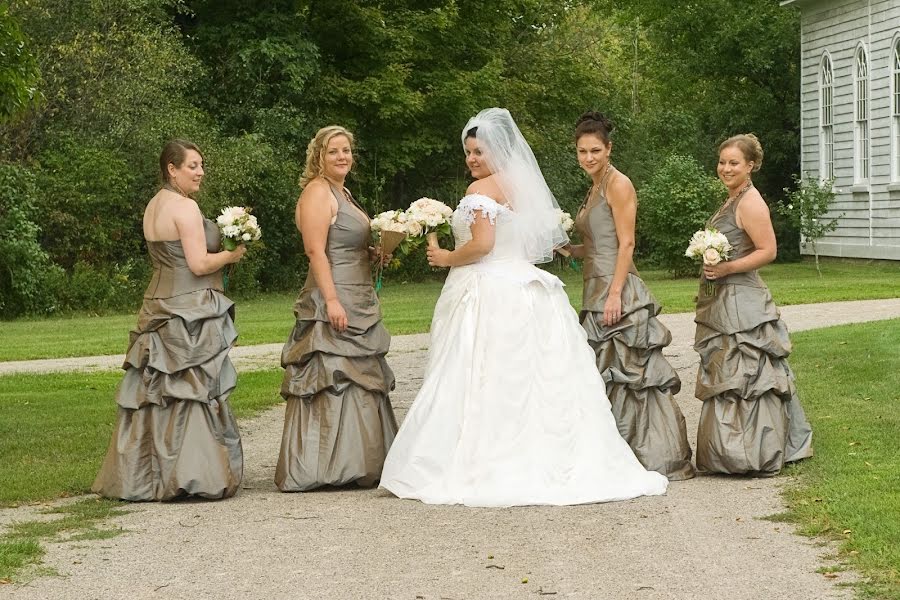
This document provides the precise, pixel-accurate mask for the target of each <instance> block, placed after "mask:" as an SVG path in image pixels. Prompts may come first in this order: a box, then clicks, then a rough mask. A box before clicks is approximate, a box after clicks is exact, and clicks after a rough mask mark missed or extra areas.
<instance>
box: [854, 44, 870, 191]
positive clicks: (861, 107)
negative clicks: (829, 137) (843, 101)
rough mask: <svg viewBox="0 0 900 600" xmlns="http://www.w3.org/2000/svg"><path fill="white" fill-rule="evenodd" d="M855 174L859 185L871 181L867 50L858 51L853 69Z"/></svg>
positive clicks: (858, 49)
mask: <svg viewBox="0 0 900 600" xmlns="http://www.w3.org/2000/svg"><path fill="white" fill-rule="evenodd" d="M853 83H854V85H853V121H854V124H855V125H854V131H855V134H854V144H853V146H854V147H853V163H854V164H853V167H854V168H853V174H854V180H855V181H856V182H857V183H866V182H868V181H869V58H868V56H866V49H865V48H864V47H863V46H860V47H859V48H857V49H856V60H855V61H854V69H853Z"/></svg>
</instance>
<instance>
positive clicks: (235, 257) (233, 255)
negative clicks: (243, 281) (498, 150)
mask: <svg viewBox="0 0 900 600" xmlns="http://www.w3.org/2000/svg"><path fill="white" fill-rule="evenodd" d="M225 252H227V253H228V263H229V264H234V263H236V262H237V261H239V260H241V259H242V258H244V255H245V254H247V246H245V245H244V244H241V245H240V246H238V247H237V248H235V249H234V250H226V251H225Z"/></svg>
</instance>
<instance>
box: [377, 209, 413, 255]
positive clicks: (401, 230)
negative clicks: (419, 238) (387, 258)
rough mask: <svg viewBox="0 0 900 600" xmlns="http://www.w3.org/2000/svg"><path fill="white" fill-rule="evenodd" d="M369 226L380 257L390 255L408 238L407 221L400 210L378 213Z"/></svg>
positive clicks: (404, 214) (403, 212) (404, 213)
mask: <svg viewBox="0 0 900 600" xmlns="http://www.w3.org/2000/svg"><path fill="white" fill-rule="evenodd" d="M370 225H371V228H372V236H373V237H374V238H375V244H376V245H377V246H378V247H379V248H380V249H381V254H382V255H385V254H391V253H392V252H393V251H394V250H395V249H396V248H397V246H399V245H400V244H401V243H402V242H403V241H405V240H406V238H407V237H408V236H409V219H408V217H407V216H406V212H405V211H402V210H386V211H384V212H382V213H378V214H377V215H375V217H374V218H373V219H372V222H371V224H370Z"/></svg>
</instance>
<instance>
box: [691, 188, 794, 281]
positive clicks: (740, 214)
mask: <svg viewBox="0 0 900 600" xmlns="http://www.w3.org/2000/svg"><path fill="white" fill-rule="evenodd" d="M737 223H738V226H739V227H740V228H741V229H743V230H744V231H746V232H747V235H748V236H750V239H751V240H752V241H753V246H754V247H755V248H756V249H755V250H753V252H751V253H750V254H748V255H747V256H744V257H743V258H739V259H736V260H729V261H727V262H720V263H719V264H717V265H705V266H704V267H703V273H704V275H705V276H706V278H707V279H716V278H718V277H725V276H726V275H730V274H732V273H746V272H747V271H753V270H755V269H758V268H760V267H762V266H765V265H767V264H769V263H770V262H772V261H773V260H775V256H776V254H777V253H778V244H777V242H776V241H775V230H774V229H773V228H772V218H771V217H770V216H769V207H768V206H767V205H766V202H765V200H763V199H762V196H760V195H759V192H757V191H756V190H751V191H750V192H748V193H747V195H746V196H744V199H743V200H741V203H740V204H739V205H738V207H737Z"/></svg>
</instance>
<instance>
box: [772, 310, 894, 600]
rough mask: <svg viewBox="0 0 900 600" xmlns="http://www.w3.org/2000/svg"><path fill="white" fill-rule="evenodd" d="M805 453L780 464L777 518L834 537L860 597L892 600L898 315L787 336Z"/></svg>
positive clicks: (803, 529) (807, 530) (809, 531)
mask: <svg viewBox="0 0 900 600" xmlns="http://www.w3.org/2000/svg"><path fill="white" fill-rule="evenodd" d="M793 340H794V348H795V350H794V353H793V354H792V355H791V365H792V366H793V368H794V370H795V371H796V373H797V380H798V382H797V384H798V387H799V389H800V398H801V401H802V402H803V405H804V408H805V409H806V414H807V416H808V417H809V419H810V421H811V423H812V426H813V432H814V433H813V446H814V450H815V456H814V457H813V458H812V459H810V460H806V461H803V462H801V463H799V464H798V465H796V466H794V467H793V468H791V469H790V470H789V472H790V473H791V474H792V475H795V476H797V477H798V479H799V485H797V486H796V487H794V488H792V489H790V490H789V491H788V492H787V495H786V498H787V501H788V505H789V507H790V508H789V510H788V512H787V513H785V514H783V515H778V516H777V517H776V518H777V519H779V520H785V521H790V522H793V523H797V524H798V525H799V527H800V531H801V532H802V533H804V534H806V535H818V536H825V537H828V538H832V539H837V540H840V542H839V553H840V558H841V559H842V560H843V561H844V562H846V563H847V564H848V565H849V566H851V567H852V568H853V569H856V570H858V571H860V572H861V573H862V574H863V575H864V576H865V577H866V579H867V581H865V582H863V583H862V584H860V586H859V587H860V591H861V593H862V596H863V597H867V598H878V599H882V600H900V443H898V440H900V320H893V321H881V322H875V323H866V324H860V325H845V326H841V327H832V328H829V329H822V330H818V331H806V332H801V333H798V334H796V335H794V336H793Z"/></svg>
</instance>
